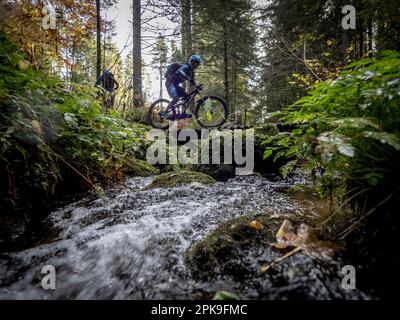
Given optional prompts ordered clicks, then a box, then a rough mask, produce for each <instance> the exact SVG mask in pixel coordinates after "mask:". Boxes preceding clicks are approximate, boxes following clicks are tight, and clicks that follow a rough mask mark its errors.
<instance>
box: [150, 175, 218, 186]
mask: <svg viewBox="0 0 400 320" xmlns="http://www.w3.org/2000/svg"><path fill="white" fill-rule="evenodd" d="M214 181H215V180H214V179H213V178H212V177H210V176H208V175H206V174H204V173H201V172H191V171H180V172H167V173H163V174H161V175H159V176H157V177H156V178H155V179H154V181H153V182H152V183H151V184H150V185H149V186H148V187H147V189H153V188H171V187H175V186H178V185H182V184H187V183H192V182H199V183H203V184H210V183H213V182H214Z"/></svg>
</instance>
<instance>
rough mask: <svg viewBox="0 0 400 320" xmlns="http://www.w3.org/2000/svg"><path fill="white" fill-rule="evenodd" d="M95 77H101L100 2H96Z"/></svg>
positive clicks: (97, 0) (98, 0)
mask: <svg viewBox="0 0 400 320" xmlns="http://www.w3.org/2000/svg"><path fill="white" fill-rule="evenodd" d="M96 39H97V40H96V45H97V51H96V77H97V79H99V78H100V75H101V10H100V0H96Z"/></svg>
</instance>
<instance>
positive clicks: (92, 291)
mask: <svg viewBox="0 0 400 320" xmlns="http://www.w3.org/2000/svg"><path fill="white" fill-rule="evenodd" d="M151 180H152V178H138V177H134V178H128V179H127V181H126V184H127V185H128V186H129V187H130V188H129V189H128V188H116V189H112V190H109V191H107V192H106V195H105V196H103V197H95V196H89V197H87V198H85V199H82V200H80V201H78V202H75V203H71V204H70V205H68V206H66V207H64V208H61V209H59V210H56V211H54V212H52V213H51V214H50V216H49V218H48V223H50V225H52V229H53V230H58V232H57V235H56V236H55V237H54V238H53V239H47V240H46V241H44V240H43V241H42V243H40V244H38V245H37V246H35V247H33V248H30V249H27V250H24V251H20V252H10V253H6V254H3V255H2V256H0V275H1V279H0V299H5V298H9V299H70V298H72V299H184V298H190V299H193V298H200V297H202V296H204V295H203V294H204V292H205V291H212V290H215V291H217V290H220V289H224V290H231V291H235V292H236V293H238V294H239V296H241V297H243V298H259V297H267V298H274V297H278V298H282V297H283V298H290V297H291V294H290V292H294V291H293V290H291V288H290V287H288V286H286V287H284V288H283V289H282V288H279V289H276V290H275V289H274V290H271V289H268V288H270V287H271V283H272V282H273V279H271V278H270V277H266V280H265V281H264V280H262V278H261V280H260V278H259V279H258V280H256V282H257V283H256V284H255V285H254V283H255V282H254V279H253V282H251V281H250V282H247V283H246V284H245V285H243V283H237V282H235V280H234V279H230V280H229V281H227V280H226V279H223V278H221V279H220V280H218V279H217V280H215V281H213V282H212V283H207V282H203V281H200V280H196V279H194V278H193V277H192V276H191V271H190V270H189V269H188V267H187V266H186V264H185V261H184V258H183V253H184V252H185V251H186V250H187V249H188V248H189V247H190V246H191V245H192V244H194V243H196V242H197V241H200V240H201V239H202V238H203V237H204V236H205V235H206V234H207V233H208V232H210V231H211V230H213V229H215V228H216V227H217V226H218V225H220V224H221V223H223V222H225V221H227V220H229V219H232V218H235V217H239V216H241V215H243V214H248V213H256V214H257V213H265V212H266V211H269V212H271V211H272V212H274V213H276V214H280V213H282V214H284V213H287V212H291V213H292V214H304V213H305V211H306V208H301V207H299V205H298V204H297V205H296V203H294V202H293V201H291V200H290V199H289V198H288V197H287V196H286V195H285V194H284V193H281V192H279V190H278V189H280V188H281V187H283V186H285V184H284V183H283V182H273V181H270V180H268V179H266V178H263V177H259V176H249V177H237V178H234V179H232V180H230V181H228V182H216V183H215V184H213V185H210V186H205V185H201V184H198V183H192V184H189V185H186V186H180V187H176V188H168V189H152V190H145V189H144V188H145V186H146V185H148V184H149V183H150V182H151ZM295 262H296V261H295ZM296 263H300V264H305V270H306V274H307V275H303V278H301V277H300V278H299V279H301V283H300V282H296V283H293V286H294V288H297V289H298V287H299V286H303V287H307V286H310V287H311V288H306V289H304V290H309V291H310V292H311V293H312V294H311V295H308V297H310V296H311V297H315V298H332V297H333V298H335V297H338V298H349V297H350V298H354V297H355V298H358V297H359V296H353V295H347V296H346V293H342V291H341V290H339V289H335V288H333V289H332V288H328V289H327V286H328V287H329V286H331V287H332V285H328V284H327V283H328V282H329V283H331V281H330V280H329V281H328V280H327V278H326V277H327V276H326V272H325V271H324V270H320V269H318V268H316V269H315V270H314V271H313V270H311V269H310V264H313V261H312V259H311V258H305V257H303V258H302V260H297V262H296ZM45 265H52V266H54V267H55V269H56V271H57V274H56V290H50V291H45V290H43V289H42V287H41V280H42V277H43V276H44V275H43V274H41V270H42V267H43V266H45ZM339 283H340V282H339ZM335 285H336V286H338V283H337V282H336V284H335ZM254 286H256V288H255V287H254ZM297 289H296V290H297ZM304 290H303V291H304ZM335 290H336V291H337V293H336V292H335ZM238 291H241V292H238ZM260 292H264V293H265V292H269V293H268V294H261V293H260ZM277 292H280V293H281V294H276V293H277Z"/></svg>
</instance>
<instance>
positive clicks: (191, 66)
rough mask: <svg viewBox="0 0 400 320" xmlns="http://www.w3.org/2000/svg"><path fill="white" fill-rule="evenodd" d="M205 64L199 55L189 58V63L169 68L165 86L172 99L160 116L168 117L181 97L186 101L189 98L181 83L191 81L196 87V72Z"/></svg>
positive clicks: (186, 115)
mask: <svg viewBox="0 0 400 320" xmlns="http://www.w3.org/2000/svg"><path fill="white" fill-rule="evenodd" d="M202 62H203V60H202V59H201V57H200V56H199V55H197V54H194V55H192V56H191V57H190V58H189V62H188V63H184V64H177V63H174V64H172V65H170V66H169V67H168V70H167V73H166V74H165V78H166V81H165V86H166V87H167V91H168V94H169V96H170V97H171V99H172V100H171V102H170V103H169V104H168V107H167V110H166V111H164V112H161V113H160V116H162V117H164V118H166V117H168V111H169V110H170V109H171V108H172V107H173V106H174V105H175V104H176V103H177V102H178V100H179V98H180V97H183V98H184V99H186V98H187V97H188V94H187V92H186V91H185V89H184V88H182V87H181V86H180V84H181V83H183V82H185V81H190V83H191V84H192V85H193V86H195V85H196V82H195V74H194V71H195V70H196V69H197V68H198V67H199V65H200V64H201V63H202ZM182 116H183V117H184V118H191V116H192V115H190V114H184V115H182Z"/></svg>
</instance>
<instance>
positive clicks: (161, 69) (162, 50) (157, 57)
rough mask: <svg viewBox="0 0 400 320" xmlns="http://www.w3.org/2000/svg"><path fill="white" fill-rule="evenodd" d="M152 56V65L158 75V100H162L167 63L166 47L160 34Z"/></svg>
mask: <svg viewBox="0 0 400 320" xmlns="http://www.w3.org/2000/svg"><path fill="white" fill-rule="evenodd" d="M153 55H154V58H153V65H154V68H155V69H156V70H157V71H158V74H159V83H160V99H162V98H163V79H164V73H165V68H166V65H167V62H168V47H167V44H166V42H165V38H164V37H163V36H162V35H161V34H160V35H159V36H158V40H157V44H156V46H155V48H154V53H153Z"/></svg>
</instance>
